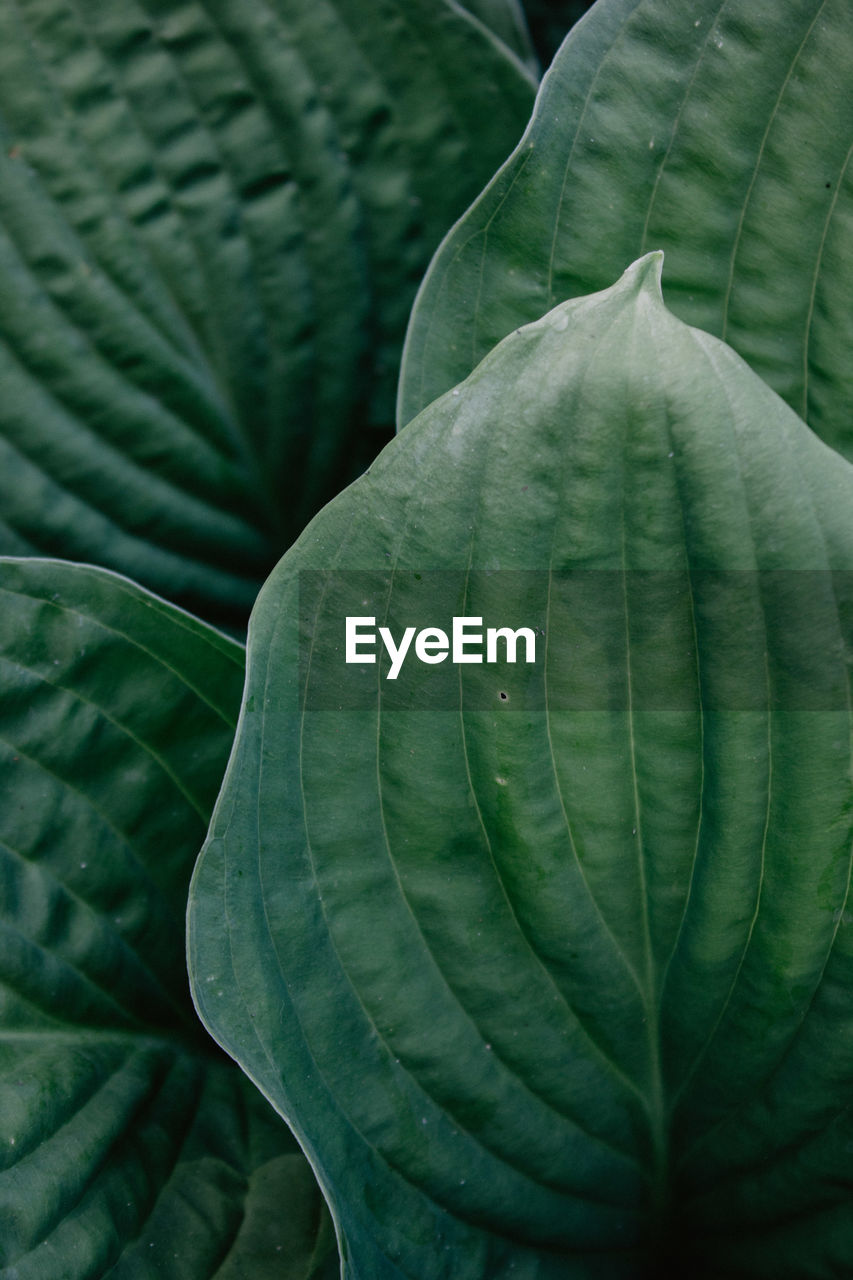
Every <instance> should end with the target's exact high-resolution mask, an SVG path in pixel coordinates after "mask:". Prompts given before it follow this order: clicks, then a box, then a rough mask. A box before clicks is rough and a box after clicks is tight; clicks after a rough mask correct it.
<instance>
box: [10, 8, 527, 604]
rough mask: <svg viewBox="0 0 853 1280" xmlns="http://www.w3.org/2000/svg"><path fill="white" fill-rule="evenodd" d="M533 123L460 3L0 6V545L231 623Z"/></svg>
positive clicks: (494, 45)
mask: <svg viewBox="0 0 853 1280" xmlns="http://www.w3.org/2000/svg"><path fill="white" fill-rule="evenodd" d="M532 101H533V87H532V82H531V78H530V76H529V73H528V72H526V71H525V70H524V69H523V68H522V66H521V63H520V62H519V61H518V59H517V58H516V57H515V55H514V54H511V53H510V52H509V50H508V49H507V48H506V46H505V45H504V44H503V43H502V42H501V41H500V40H498V39H497V38H496V37H495V36H493V35H492V34H491V33H490V32H488V31H487V30H486V29H485V28H484V27H483V26H482V25H481V24H480V23H479V22H476V21H475V20H473V19H472V18H471V17H470V16H469V15H468V14H467V13H465V12H464V11H463V10H462V9H461V8H459V7H458V6H455V5H452V4H450V3H449V0H439V2H438V3H435V0H392V2H391V3H390V4H389V3H387V0H241V3H240V4H239V5H233V4H228V3H226V2H225V0H108V2H107V3H103V0H80V2H79V3H71V0H20V2H19V3H14V4H12V3H9V4H5V5H3V6H2V8H0V295H2V298H3V305H2V308H0V385H2V388H3V394H2V397H0V550H2V551H5V552H8V553H12V554H19V553H26V552H30V551H36V552H39V553H42V554H56V555H61V556H63V557H66V558H70V559H85V560H87V561H92V562H95V563H99V564H104V565H106V566H108V567H110V568H113V569H118V570H120V571H121V572H123V573H127V574H129V575H130V576H132V577H134V578H135V579H137V580H139V581H141V582H144V583H145V584H146V585H148V586H150V587H152V588H154V589H156V590H158V591H159V592H161V593H163V594H165V595H167V596H169V597H170V598H172V599H176V600H179V601H181V602H182V603H184V604H187V605H189V606H190V607H193V608H194V609H196V611H198V612H201V613H204V614H205V615H206V616H209V617H212V618H214V619H217V620H223V621H232V622H235V623H237V622H239V621H240V620H244V619H245V615H246V614H247V612H248V609H249V607H250V605H251V603H252V601H253V600H254V596H255V594H256V591H257V588H258V586H259V585H260V582H261V581H262V580H263V578H264V576H265V575H266V573H267V572H268V570H269V568H270V567H271V566H272V564H274V563H275V560H276V559H277V558H278V556H279V555H280V554H281V552H282V550H284V548H285V547H286V546H287V545H288V543H289V542H290V541H291V540H292V538H293V537H294V536H295V535H296V534H297V533H298V532H299V531H300V530H301V529H302V528H303V526H304V523H305V521H306V520H307V518H308V517H309V516H310V515H311V514H312V513H313V512H314V511H315V510H316V509H317V506H318V505H319V503H320V502H321V501H323V500H325V498H327V497H328V496H330V495H331V494H332V493H334V492H336V491H337V489H338V488H339V487H340V484H341V483H342V477H345V478H346V479H349V478H351V476H352V475H353V474H355V471H354V468H356V467H358V466H359V464H360V462H361V459H362V458H363V459H364V461H365V462H366V461H367V460H368V459H369V458H370V457H372V456H373V453H374V452H375V451H376V448H377V447H378V442H382V441H384V439H385V438H386V437H387V433H388V432H389V431H390V429H391V424H392V421H393V394H394V387H395V382H396V370H397V364H398V357H399V348H400V346H401V345H402V337H403V331H404V328H405V323H406V318H407V315H408V310H409V307H410V305H411V301H412V298H413V296H414V291H415V289H416V287H417V283H418V281H419V279H420V277H421V275H422V274H423V271H424V269H425V267H426V265H427V263H428V261H429V256H430V254H431V253H432V251H433V249H434V248H435V246H436V244H437V243H438V241H439V239H440V237H441V236H442V235H443V234H444V233H445V231H446V230H447V228H448V227H449V226H450V225H451V223H452V221H453V220H454V218H455V217H457V216H458V215H459V214H460V213H461V212H462V210H463V209H464V208H465V206H466V204H467V203H468V202H469V201H470V200H472V199H473V198H474V196H475V195H476V193H477V191H478V190H479V188H480V187H481V186H482V184H483V183H484V182H485V181H486V180H487V179H488V177H489V175H490V174H491V173H492V172H493V171H494V168H495V167H496V166H497V165H498V164H499V163H500V162H501V161H502V160H503V159H504V158H505V157H506V155H507V153H508V152H509V150H510V148H511V147H512V146H513V145H514V144H515V142H516V141H517V139H518V136H519V134H520V132H521V130H522V128H523V126H524V123H525V121H526V119H527V116H528V114H529V111H530V107H531V105H532ZM371 428H372V429H371Z"/></svg>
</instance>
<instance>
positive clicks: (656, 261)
mask: <svg viewBox="0 0 853 1280" xmlns="http://www.w3.org/2000/svg"><path fill="white" fill-rule="evenodd" d="M662 273H663V249H653V250H652V251H651V253H645V254H643V256H642V258H638V259H637V261H636V262H632V263H631V265H630V267H628V269H627V271H625V272H623V274H622V277H621V279H620V280H619V284H620V285H623V286H627V287H628V288H629V289H630V291H631V292H632V293H645V294H646V295H647V296H649V297H652V298H654V300H655V301H656V302H661V303H662V302H663V286H662V283H661V277H662Z"/></svg>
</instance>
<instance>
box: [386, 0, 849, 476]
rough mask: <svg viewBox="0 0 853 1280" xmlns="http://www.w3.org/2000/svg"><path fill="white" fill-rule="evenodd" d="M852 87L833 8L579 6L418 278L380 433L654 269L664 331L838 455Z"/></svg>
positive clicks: (843, 25)
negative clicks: (721, 346)
mask: <svg viewBox="0 0 853 1280" xmlns="http://www.w3.org/2000/svg"><path fill="white" fill-rule="evenodd" d="M851 75H853V10H851V8H850V6H849V5H848V4H846V3H845V0H794V3H791V4H786V5H784V6H780V5H775V6H774V5H771V4H768V3H766V0H733V2H732V3H725V4H721V3H716V2H714V0H691V3H683V2H682V0H599V3H597V4H596V5H595V6H594V8H593V9H592V10H591V11H590V13H589V14H588V15H587V16H586V17H585V18H584V19H583V20H582V21H581V22H580V24H579V25H578V26H577V27H576V28H575V29H574V30H573V31H572V32H571V34H570V36H569V38H568V40H567V41H566V43H565V44H564V46H563V47H562V49H561V51H560V53H559V54H558V56H557V57H556V59H555V61H554V63H553V66H552V68H551V70H550V72H549V74H548V75H547V76H546V78H545V80H544V82H543V85H542V89H541V92H540V96H539V98H538V101H537V106H536V110H535V112H534V117H533V120H532V122H531V126H530V128H529V130H528V132H527V134H526V135H525V137H524V139H523V140H522V142H521V143H520V144H519V147H518V149H517V151H516V152H515V154H514V156H513V157H512V158H511V159H510V160H509V161H508V163H507V164H506V166H505V167H504V168H503V169H502V170H501V171H500V172H499V174H498V175H497V176H496V178H495V179H494V181H493V182H492V183H491V184H490V186H489V187H488V188H487V189H486V191H485V192H484V193H483V195H482V197H481V198H480V199H479V200H478V201H477V202H476V204H475V205H474V206H473V208H472V209H471V210H470V211H469V213H468V214H467V215H466V216H465V218H464V219H463V220H462V221H461V223H460V224H459V225H458V226H457V227H456V228H455V229H454V231H453V233H452V235H450V236H449V237H448V239H447V240H446V241H445V242H444V244H443V246H442V248H441V250H440V251H439V253H438V255H437V257H436V259H435V260H434V262H433V265H432V267H431V269H430V272H429V275H428V278H427V281H426V282H425V285H424V288H423V290H422V292H421V294H420V296H419V300H418V302H417V304H416V307H415V311H414V314H413V318H412V323H411V327H410V331H409V337H408V341H407V351H406V356H405V360H404V372H403V380H402V384H401V394H400V403H399V421H400V423H401V424H402V423H404V422H407V421H409V419H410V418H412V417H413V416H414V415H415V414H416V413H417V412H418V411H419V410H420V409H422V408H423V407H424V406H425V405H426V404H428V403H429V402H430V401H431V400H433V399H434V398H435V397H436V396H437V395H439V394H441V393H442V392H444V391H446V390H448V389H449V388H450V387H451V386H452V385H453V384H454V383H456V382H458V381H459V380H460V379H461V378H463V377H465V376H466V375H467V374H468V373H469V372H470V370H471V369H472V368H473V367H474V365H475V364H476V363H477V362H478V360H480V359H481V358H482V356H484V355H485V354H486V352H487V351H489V350H491V348H492V347H493V346H494V344H495V343H496V342H497V341H498V340H499V339H501V338H503V337H504V336H505V335H506V334H507V333H509V332H510V331H511V330H512V329H513V328H515V327H516V326H517V325H519V324H523V323H525V322H527V321H530V320H534V319H535V318H536V317H537V316H539V315H541V314H542V313H543V312H545V311H547V310H548V309H549V308H550V307H552V306H553V305H554V304H555V303H556V302H559V301H561V300H562V299H563V298H567V297H574V296H577V295H580V294H585V293H588V292H590V291H592V290H594V289H601V288H603V287H605V286H606V285H607V284H608V283H609V281H611V280H613V279H614V278H615V277H616V276H617V275H618V274H619V272H620V271H621V270H622V269H623V267H624V264H625V262H628V261H631V260H632V259H633V258H636V257H638V256H639V255H640V254H641V253H644V252H646V251H647V250H652V249H658V248H660V249H664V250H665V252H666V261H667V271H666V281H665V297H666V299H667V302H668V304H669V305H670V306H671V308H672V310H673V311H674V312H675V313H676V314H677V315H678V316H680V317H681V318H682V319H684V320H686V321H687V322H688V323H690V324H692V325H696V326H698V327H699V328H702V329H705V330H707V331H708V332H710V333H714V334H717V335H718V336H720V337H722V338H724V339H725V340H726V341H727V342H728V343H729V344H730V345H731V346H732V347H734V348H735V350H736V351H737V352H738V353H739V354H740V355H741V356H743V357H744V359H745V360H746V361H747V362H748V363H749V364H750V366H751V367H752V368H753V369H754V370H755V371H756V372H757V373H759V374H760V375H761V377H763V378H764V379H765V380H766V381H767V382H768V383H769V384H770V385H771V386H772V387H773V388H774V390H776V391H777V392H778V393H779V394H780V395H781V396H783V397H784V399H785V400H787V402H788V403H789V404H790V405H791V406H792V407H793V408H794V409H795V410H796V412H797V413H799V414H800V416H801V417H804V418H805V420H806V421H807V422H808V423H809V425H810V426H811V427H812V428H813V429H814V430H815V431H816V432H817V433H818V434H819V435H820V436H821V437H822V438H823V439H824V440H825V441H826V442H827V443H829V444H831V445H832V446H833V447H834V448H837V449H840V450H841V451H842V452H844V453H846V454H847V455H848V456H851V455H853V430H851V425H850V424H851V421H853V412H851V411H853V381H852V380H851V364H850V359H849V352H850V348H851V343H853V305H851V299H853V284H851V281H853V274H851V263H853V233H852V232H851V226H853V221H851V219H853V180H851V169H850V160H851V155H853V100H851V96H850V94H849V93H848V92H847V85H848V84H849V83H850V78H851Z"/></svg>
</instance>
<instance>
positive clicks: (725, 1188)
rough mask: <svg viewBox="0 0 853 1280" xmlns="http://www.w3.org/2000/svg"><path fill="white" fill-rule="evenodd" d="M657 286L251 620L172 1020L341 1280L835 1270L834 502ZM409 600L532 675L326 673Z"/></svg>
mask: <svg viewBox="0 0 853 1280" xmlns="http://www.w3.org/2000/svg"><path fill="white" fill-rule="evenodd" d="M657 257H658V256H657V255H653V256H651V257H650V258H647V259H645V260H643V261H642V262H640V263H639V264H637V265H635V267H633V268H632V269H631V270H630V271H628V272H627V273H626V275H625V276H624V278H623V279H621V280H620V282H619V283H618V284H617V285H616V286H614V287H613V288H612V289H610V290H608V291H606V292H604V293H602V294H599V295H594V296H592V297H589V298H587V299H581V300H577V301H575V302H571V303H567V304H564V305H562V306H560V307H558V308H557V309H556V310H554V311H552V312H551V313H550V314H549V315H547V316H546V317H545V318H544V319H542V320H541V321H539V322H537V323H535V324H532V325H530V326H528V327H527V328H524V329H522V330H520V331H519V332H518V333H516V334H514V335H512V336H511V337H509V338H508V339H507V340H506V341H505V342H504V343H502V344H501V345H500V346H499V347H498V348H497V349H496V350H495V351H494V352H492V353H491V354H490V355H489V357H487V359H486V360H484V361H483V362H482V364H481V365H480V366H479V367H478V369H477V370H476V371H475V372H474V373H473V374H472V375H471V377H470V378H469V379H468V380H467V381H466V382H465V383H463V384H462V385H461V386H460V387H458V388H456V389H455V390H454V391H453V392H452V393H450V394H448V395H447V396H445V397H443V398H442V399H441V400H439V401H437V402H436V403H435V404H434V405H433V406H431V407H430V408H429V409H427V410H426V411H425V412H424V413H423V414H422V415H421V416H420V417H419V418H418V420H417V421H416V422H415V423H413V424H412V425H411V427H409V428H408V429H407V430H406V431H405V432H403V433H402V434H401V435H400V436H398V437H397V439H396V440H395V441H394V442H393V444H391V445H390V446H389V447H388V448H387V449H386V450H385V451H384V452H383V454H382V455H381V456H380V458H379V459H378V460H377V462H376V463H375V464H374V466H373V468H372V469H371V471H370V473H369V475H367V476H365V477H364V478H363V479H361V480H359V481H358V482H356V484H354V485H353V486H351V487H350V489H348V490H347V491H346V492H345V493H344V494H342V495H341V496H340V497H339V498H338V499H336V500H335V501H334V502H333V503H332V504H330V505H329V506H328V507H327V508H326V509H325V510H324V511H323V512H322V513H321V514H320V515H319V516H318V517H317V518H316V519H315V520H314V521H313V522H312V524H311V525H310V526H309V528H308V529H307V530H306V532H305V534H304V535H303V537H302V538H301V539H300V540H299V542H298V543H297V544H296V545H295V547H294V548H293V549H292V550H291V551H290V552H289V553H288V554H287V555H286V556H285V558H284V559H283V561H282V562H281V564H280V565H279V567H278V569H277V570H276V572H275V573H274V574H273V576H272V578H271V579H270V581H269V583H268V584H267V586H266V587H265V589H264V591H263V593H262V595H261V597H260V599H259V602H258V604H257V606H256V611H255V613H254V616H253V622H252V626H251V628H250V639H249V673H248V680H247V690H246V701H245V703H244V706H243V710H242V713H241V721H240V725H239V728H238V734H237V739H236V744H235V751H234V754H233V756H232V760H231V763H230V765H229V770H228V774H227V776H226V783H225V786H224V789H223V794H222V796H221V798H220V801H219V802H218V805H217V809H216V811H215V814H214V819H213V823H212V826H211V833H210V836H209V839H208V843H207V845H206V847H205V851H204V853H203V854H202V857H201V860H200V863H199V866H198V868H197V871H196V875H195V877H194V882H193V886H192V888H191V894H190V933H189V939H190V963H191V974H192V975H193V981H194V994H195V999H196V1001H197V1003H198V1006H199V1008H200V1010H201V1012H202V1014H203V1017H204V1019H205V1020H206V1022H207V1023H208V1025H209V1026H210V1028H211V1029H212V1031H213V1033H214V1035H215V1036H216V1037H217V1039H219V1040H220V1042H221V1043H222V1044H223V1045H224V1046H225V1047H227V1049H228V1050H229V1052H231V1053H232V1054H234V1055H235V1056H236V1057H237V1058H238V1059H239V1060H240V1061H241V1062H242V1063H243V1065H244V1067H245V1069H246V1070H247V1071H248V1073H249V1074H250V1075H251V1076H252V1078H254V1079H255V1080H256V1081H257V1082H258V1083H259V1084H260V1085H261V1087H262V1089H263V1090H264V1092H266V1094H267V1095H268V1096H269V1097H270V1098H271V1099H272V1100H273V1102H274V1103H275V1105H276V1106H277V1107H278V1108H279V1109H280V1110H281V1111H282V1112H283V1114H285V1115H286V1116H288V1117H290V1118H291V1119H292V1120H293V1122H294V1124H295V1125H296V1127H297V1132H298V1133H299V1134H300V1137H301V1140H302V1141H303V1142H304V1144H305V1146H306V1147H307V1148H308V1149H309V1150H310V1152H311V1153H312V1161H313V1162H315V1164H316V1166H317V1167H318V1168H319V1169H320V1171H321V1176H322V1179H323V1181H324V1185H325V1186H326V1187H327V1188H328V1190H329V1195H330V1199H331V1202H332V1203H333V1205H334V1212H335V1214H336V1215H337V1218H338V1220H339V1223H340V1227H341V1229H342V1231H343V1233H344V1236H345V1238H346V1241H347V1247H348V1270H347V1275H348V1276H351V1277H354V1278H355V1277H357V1278H358V1280H378V1278H379V1277H382V1280H385V1278H390V1277H401V1276H417V1277H418V1280H433V1278H438V1277H442V1278H447V1277H453V1280H498V1278H502V1277H510V1276H512V1277H520V1276H523V1277H528V1280H533V1278H534V1277H535V1280H546V1278H547V1280H557V1277H559V1278H560V1280H568V1278H571V1280H582V1278H583V1280H585V1278H587V1277H588V1278H589V1280H593V1277H594V1278H595V1280H601V1278H602V1277H620V1278H623V1277H624V1278H629V1277H630V1278H631V1280H635V1278H636V1277H639V1276H641V1275H642V1276H645V1275H647V1274H649V1275H652V1274H654V1275H661V1274H673V1275H675V1274H678V1275H689V1276H707V1277H711V1276H713V1277H715V1280H716V1278H718V1277H720V1276H723V1275H725V1276H726V1277H734V1276H738V1277H745V1276H753V1277H758V1276H761V1277H767V1280H770V1277H773V1278H774V1280H775V1278H777V1277H787V1278H788V1280H794V1277H796V1278H797V1280H804V1277H807V1276H808V1277H825V1276H830V1275H839V1274H844V1273H845V1271H846V1270H847V1269H849V1268H850V1266H851V1265H853V1209H851V1204H853V1200H851V1195H850V1190H851V1188H850V1172H849V1170H850V1165H849V1155H848V1150H849V1143H850V1142H851V1140H853V1128H851V1119H850V1112H849V1098H850V1089H851V1086H853V1016H851V1006H850V1001H849V990H850V982H851V980H853V932H851V924H850V920H851V912H850V908H849V904H848V892H849V884H850V864H851V834H853V833H852V832H851V815H852V814H853V789H851V778H850V765H851V717H850V708H849V688H848V673H847V666H846V654H847V648H846V646H849V640H850V631H851V622H852V621H853V618H852V616H851V573H850V571H851V570H853V534H851V530H852V529H853V471H851V468H850V467H849V466H848V465H847V464H846V463H844V462H840V461H839V459H838V458H837V456H835V455H834V454H833V453H832V452H831V451H830V450H828V449H826V448H825V446H824V445H822V444H821V443H820V442H819V441H818V440H817V439H816V438H815V437H814V436H813V435H812V434H811V433H810V432H809V431H808V430H807V429H806V428H805V426H804V425H803V424H802V422H801V421H800V420H799V419H798V418H797V416H796V415H795V414H794V413H792V412H791V410H790V409H788V408H787V406H785V405H784V403H783V402H782V401H781V400H779V399H778V398H777V397H776V396H775V394H774V393H773V392H771V391H770V390H769V389H768V388H767V387H766V385H765V384H764V383H763V382H762V381H761V380H760V379H758V378H757V377H756V376H755V375H754V374H752V373H751V372H750V371H749V369H748V368H747V366H746V365H745V364H743V362H742V361H741V360H740V359H739V358H738V357H737V356H736V355H735V354H734V353H733V352H732V351H731V350H730V349H729V348H728V347H726V346H725V345H724V344H722V343H720V342H719V341H718V340H717V339H714V338H711V337H709V336H708V335H706V334H704V333H701V332H699V331H697V330H694V329H690V328H688V327H687V326H685V325H683V324H682V323H681V322H679V321H678V320H676V319H675V318H674V317H673V316H672V315H671V314H670V313H669V312H667V311H666V309H665V308H664V306H663V304H662V301H661V297H660V293H659V284H658V282H657V279H656V272H657ZM371 583H372V584H373V587H372V591H373V594H372V595H371V594H370V584H371ZM442 583H446V584H448V586H447V589H446V591H445V592H444V596H445V598H444V599H443V605H444V606H445V612H447V611H449V612H451V613H453V614H454V616H456V615H458V616H466V617H468V616H470V617H472V618H474V619H475V621H476V622H479V623H481V624H482V623H483V620H484V619H485V621H486V622H489V621H490V620H492V621H494V622H496V623H501V622H510V621H512V625H513V626H517V625H519V621H520V620H521V621H524V620H525V619H526V621H527V622H528V623H529V625H530V629H531V630H532V631H533V632H534V633H538V634H539V637H540V644H541V645H542V646H544V648H543V649H542V651H541V653H540V654H539V655H538V657H537V662H536V664H534V665H533V666H532V667H528V666H527V664H526V663H522V662H521V661H519V662H518V663H517V664H516V665H515V666H510V665H508V664H506V663H505V664H504V665H503V667H498V666H495V665H488V664H487V663H485V662H483V663H481V664H479V665H477V664H466V665H464V666H462V665H457V666H455V667H453V666H451V664H450V661H449V660H445V662H444V663H443V664H442V665H440V664H438V663H435V665H430V666H426V665H424V664H423V663H420V664H419V663H418V662H417V661H416V660H415V659H414V658H412V659H411V664H410V670H411V671H413V672H414V675H413V676H412V677H411V678H410V679H409V680H408V682H406V681H404V679H403V674H404V673H402V672H401V674H400V676H399V677H398V680H399V684H401V685H404V688H403V689H402V690H399V686H398V683H396V682H391V681H389V679H388V674H389V663H388V660H387V657H384V656H382V655H381V654H380V655H379V656H378V657H377V661H376V662H374V663H371V662H370V661H369V658H368V660H367V661H360V662H358V663H346V662H345V660H344V647H345V644H344V637H345V618H346V617H360V618H362V622H361V623H360V624H359V625H360V626H362V627H363V628H366V629H367V637H368V638H367V642H366V644H367V647H366V649H365V648H362V649H360V650H359V655H360V656H361V657H363V656H364V654H365V653H367V654H368V655H369V654H370V653H371V652H372V653H373V654H374V656H377V653H378V650H377V648H376V647H374V648H372V649H371V645H374V646H375V645H378V640H377V639H376V636H375V634H374V633H375V629H376V626H379V625H382V624H383V623H384V624H386V625H387V627H388V628H389V630H390V633H391V634H392V636H393V637H394V638H395V640H399V638H400V635H401V631H402V627H403V625H404V623H405V622H407V621H408V622H412V623H414V619H415V616H418V609H420V611H421V612H420V615H419V616H420V621H421V625H422V626H426V625H428V624H430V623H432V624H436V623H438V625H439V626H440V625H441V623H442V622H443V615H439V614H435V615H429V616H428V608H427V610H426V612H425V611H424V608H423V602H424V601H426V602H427V606H432V607H434V608H436V609H437V608H438V605H439V604H442V595H443V589H442V586H441V584H442ZM460 583H461V587H460ZM436 584H438V587H437V588H436ZM513 584H514V585H513ZM439 617H441V621H439ZM371 618H372V619H373V623H374V629H373V632H371V630H370V622H369V619H371ZM371 635H373V640H371V639H370V637H371ZM433 640H434V641H435V640H436V637H435V636H433ZM468 652H470V649H469V650H468ZM481 652H482V650H481ZM408 661H409V660H408V659H407V662H408ZM433 677H435V679H438V680H439V681H442V680H443V681H445V683H444V684H441V683H439V684H438V685H437V686H436V688H437V690H438V692H437V694H436V696H435V697H434V698H431V697H430V695H429V687H428V682H429V681H430V680H432V679H433ZM365 691H367V693H369V695H370V697H369V698H368V699H367V701H365ZM223 916H224V918H225V919H226V920H227V921H228V927H227V930H226V931H223V929H222V919H223ZM205 975H213V983H212V984H210V983H207V982H206V981H205ZM220 992H221V993H222V994H221V995H220V994H219V993H220Z"/></svg>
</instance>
